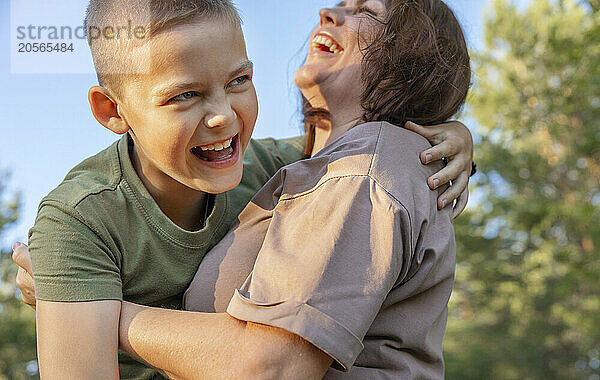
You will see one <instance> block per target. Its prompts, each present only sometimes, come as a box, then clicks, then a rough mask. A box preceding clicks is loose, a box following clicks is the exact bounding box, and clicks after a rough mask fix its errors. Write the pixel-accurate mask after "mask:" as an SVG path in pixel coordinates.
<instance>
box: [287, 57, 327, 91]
mask: <svg viewBox="0 0 600 380" xmlns="http://www.w3.org/2000/svg"><path fill="white" fill-rule="evenodd" d="M329 74H330V73H329V72H328V71H327V67H324V65H323V64H312V63H305V64H304V65H302V66H301V67H300V68H299V69H298V70H296V74H294V83H296V86H297V87H298V88H299V89H303V88H311V87H314V86H315V85H319V84H321V83H323V82H324V81H325V80H326V79H327V77H328V76H329Z"/></svg>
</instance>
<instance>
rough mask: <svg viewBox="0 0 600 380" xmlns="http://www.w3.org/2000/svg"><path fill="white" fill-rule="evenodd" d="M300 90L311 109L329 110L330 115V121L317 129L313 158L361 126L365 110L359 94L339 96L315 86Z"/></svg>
mask: <svg viewBox="0 0 600 380" xmlns="http://www.w3.org/2000/svg"><path fill="white" fill-rule="evenodd" d="M300 90H301V91H302V95H304V97H305V98H306V99H307V101H308V103H309V104H310V106H311V107H313V108H317V109H324V110H327V111H328V112H329V114H330V117H329V120H327V121H323V122H320V123H318V124H317V126H316V128H315V143H314V145H313V150H312V153H311V156H314V155H315V154H317V153H318V152H319V151H320V150H321V149H323V148H325V147H326V146H327V145H329V144H331V143H332V142H333V141H334V140H336V139H337V138H338V137H340V136H341V135H343V134H344V133H346V132H348V131H349V130H350V129H351V128H352V127H354V126H356V125H358V124H360V122H361V120H362V113H363V109H362V107H361V105H360V97H359V94H358V93H357V94H354V93H353V91H350V92H348V93H344V94H339V91H333V90H330V91H327V89H326V88H322V87H320V86H318V85H314V84H313V85H311V86H306V87H303V88H301V89H300Z"/></svg>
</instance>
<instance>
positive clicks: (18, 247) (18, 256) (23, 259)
mask: <svg viewBox="0 0 600 380" xmlns="http://www.w3.org/2000/svg"><path fill="white" fill-rule="evenodd" d="M12 259H13V261H14V262H15V264H17V265H18V266H20V267H21V268H23V269H25V271H27V273H29V275H30V276H33V269H32V268H31V256H29V247H27V245H25V244H23V243H15V244H14V245H13V254H12Z"/></svg>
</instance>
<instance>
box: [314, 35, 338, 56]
mask: <svg viewBox="0 0 600 380" xmlns="http://www.w3.org/2000/svg"><path fill="white" fill-rule="evenodd" d="M312 47H313V50H321V51H329V52H331V53H335V54H342V52H343V51H344V49H342V47H341V46H338V44H336V43H335V42H334V41H333V40H332V39H331V38H329V37H327V36H324V35H322V34H320V35H317V36H315V38H313V40H312Z"/></svg>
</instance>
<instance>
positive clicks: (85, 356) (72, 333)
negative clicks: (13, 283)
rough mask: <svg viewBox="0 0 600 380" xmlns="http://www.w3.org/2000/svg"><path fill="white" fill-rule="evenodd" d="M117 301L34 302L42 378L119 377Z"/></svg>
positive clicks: (119, 306)
mask: <svg viewBox="0 0 600 380" xmlns="http://www.w3.org/2000/svg"><path fill="white" fill-rule="evenodd" d="M120 311H121V302H120V301H114V300H110V301H94V302H48V301H38V302H37V316H36V318H37V344H38V362H39V367H40V376H41V378H42V379H45V380H46V379H118V378H119V366H118V346H119V342H118V328H119V313H120Z"/></svg>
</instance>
